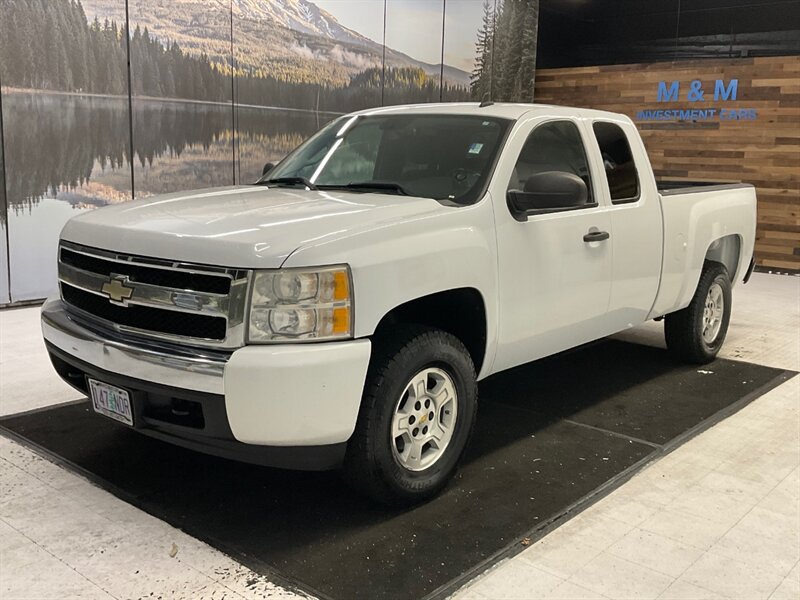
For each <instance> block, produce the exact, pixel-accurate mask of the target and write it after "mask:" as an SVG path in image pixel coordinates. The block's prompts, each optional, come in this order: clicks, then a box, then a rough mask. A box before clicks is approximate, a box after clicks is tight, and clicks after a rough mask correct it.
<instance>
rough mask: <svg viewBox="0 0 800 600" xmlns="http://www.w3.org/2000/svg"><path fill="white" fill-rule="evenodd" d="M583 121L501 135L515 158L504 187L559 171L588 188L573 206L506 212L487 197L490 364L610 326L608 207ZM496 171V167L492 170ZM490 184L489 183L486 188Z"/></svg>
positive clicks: (548, 349) (506, 363)
mask: <svg viewBox="0 0 800 600" xmlns="http://www.w3.org/2000/svg"><path fill="white" fill-rule="evenodd" d="M585 139H586V133H585V128H584V123H583V122H581V121H579V120H573V119H569V118H563V119H555V120H548V121H544V122H542V121H541V120H536V122H535V123H533V124H528V126H527V127H523V128H522V129H521V130H519V131H518V132H517V134H516V135H514V136H513V139H512V140H509V145H508V147H507V148H506V150H505V153H511V154H509V155H510V156H515V157H516V158H515V159H508V158H504V161H508V160H514V168H513V171H512V173H511V177H510V178H509V180H508V185H507V189H516V190H525V185H526V182H527V181H528V179H529V178H530V177H531V176H532V175H536V174H540V173H543V172H549V171H562V172H568V173H572V174H574V175H577V176H578V177H580V178H581V179H582V180H583V181H584V182H585V184H586V186H587V188H588V196H587V200H586V203H585V204H584V205H580V206H569V207H566V206H565V207H560V208H553V209H549V210H536V211H529V212H528V214H527V219H523V220H520V219H519V217H518V218H517V219H515V218H514V216H512V214H511V212H510V210H509V209H508V206H507V203H506V202H505V201H504V200H505V198H502V199H499V198H498V200H500V201H497V202H495V214H496V222H497V245H498V252H499V256H500V261H499V264H500V273H499V289H500V292H499V297H500V302H499V344H498V348H497V354H496V357H495V364H494V370H496V371H497V370H502V369H506V368H510V367H513V366H515V365H519V364H522V363H526V362H529V361H531V360H536V359H538V358H541V357H543V356H548V355H550V354H554V353H556V352H560V351H562V350H566V349H568V348H572V347H574V346H577V345H580V344H583V343H585V342H589V341H591V340H594V339H597V338H600V337H603V336H604V335H607V334H608V333H610V332H609V331H607V329H608V318H607V311H608V306H609V299H610V295H611V261H612V252H611V245H610V243H609V241H608V238H609V237H610V235H611V233H612V232H611V220H610V217H609V213H608V208H607V207H606V206H604V205H600V204H599V203H598V195H597V194H596V191H595V189H594V185H593V178H592V172H593V171H594V170H595V169H596V166H595V167H592V166H590V160H589V158H588V154H587V152H586V145H585V141H584V140H585ZM500 176H503V174H502V172H501V170H500V169H498V177H500ZM493 189H497V188H493Z"/></svg>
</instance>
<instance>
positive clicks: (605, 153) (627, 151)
mask: <svg viewBox="0 0 800 600" xmlns="http://www.w3.org/2000/svg"><path fill="white" fill-rule="evenodd" d="M592 129H593V130H594V135H595V137H596V138H597V144H598V145H599V146H600V154H601V155H602V157H603V167H604V169H605V172H606V179H607V180H608V189H609V192H610V194H611V202H612V203H614V204H623V203H626V202H636V201H637V200H638V199H639V196H640V184H639V173H638V171H637V170H636V163H635V162H634V160H633V152H632V151H631V145H630V142H629V141H628V136H627V135H626V134H625V132H624V131H623V129H622V128H621V127H620V126H619V125H616V124H615V123H609V122H607V121H595V122H594V123H593V124H592Z"/></svg>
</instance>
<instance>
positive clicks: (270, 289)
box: [248, 267, 353, 343]
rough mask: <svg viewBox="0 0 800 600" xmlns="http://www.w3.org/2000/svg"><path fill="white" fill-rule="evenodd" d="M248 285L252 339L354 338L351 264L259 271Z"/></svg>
mask: <svg viewBox="0 0 800 600" xmlns="http://www.w3.org/2000/svg"><path fill="white" fill-rule="evenodd" d="M250 289H251V294H250V323H249V327H248V331H249V334H248V341H250V342H252V343H263V342H287V341H303V340H335V339H342V338H349V337H351V336H352V324H353V312H352V311H353V299H352V291H351V289H350V269H349V268H348V267H329V268H322V269H286V270H280V271H256V272H255V273H254V275H253V285H252V287H251V288H250Z"/></svg>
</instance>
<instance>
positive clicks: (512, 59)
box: [470, 0, 539, 102]
mask: <svg viewBox="0 0 800 600" xmlns="http://www.w3.org/2000/svg"><path fill="white" fill-rule="evenodd" d="M483 8H484V15H483V22H482V25H481V28H480V30H479V31H478V40H477V42H476V45H475V46H476V59H475V70H474V71H473V72H472V78H471V85H470V93H471V95H472V98H473V99H474V100H483V99H485V98H487V97H491V99H492V100H496V101H503V102H531V101H533V82H534V74H535V71H536V43H537V38H538V35H537V34H538V21H539V1H538V0H497V3H496V4H495V3H494V1H493V0H486V1H485V2H484V6H483Z"/></svg>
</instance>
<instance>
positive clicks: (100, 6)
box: [0, 0, 131, 301]
mask: <svg viewBox="0 0 800 600" xmlns="http://www.w3.org/2000/svg"><path fill="white" fill-rule="evenodd" d="M124 5H125V4H124V0H84V2H83V3H82V4H80V3H77V2H71V1H70V0H28V1H27V2H11V3H9V2H5V3H3V4H2V6H1V7H0V13H1V14H0V40H2V44H3V45H2V48H0V81H2V83H3V87H2V95H3V96H2V105H3V106H2V108H3V128H4V132H3V133H4V152H5V157H4V158H5V165H6V172H5V178H6V182H5V183H6V185H5V188H6V193H7V194H6V202H7V204H8V210H7V221H6V224H5V225H6V228H7V234H8V242H9V256H8V260H9V261H10V271H11V273H10V282H9V283H10V296H11V300H12V301H22V300H31V299H38V298H43V297H45V296H47V295H49V294H51V293H53V292H54V291H55V290H56V287H57V280H56V248H57V243H58V234H59V232H60V230H61V228H62V227H63V225H64V223H65V222H66V221H67V219H69V218H70V217H71V216H73V215H75V214H77V213H79V212H81V211H85V210H90V209H92V208H95V207H97V206H102V205H105V204H108V203H113V202H122V201H125V200H128V199H130V197H131V178H130V167H129V162H128V155H129V153H128V149H129V147H130V137H129V127H128V99H127V82H126V71H127V70H126V66H125V65H126V50H125V42H124V27H123V25H122V24H123V23H124V18H123V19H120V18H119V15H120V14H123V15H124Z"/></svg>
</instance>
